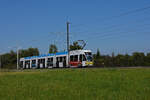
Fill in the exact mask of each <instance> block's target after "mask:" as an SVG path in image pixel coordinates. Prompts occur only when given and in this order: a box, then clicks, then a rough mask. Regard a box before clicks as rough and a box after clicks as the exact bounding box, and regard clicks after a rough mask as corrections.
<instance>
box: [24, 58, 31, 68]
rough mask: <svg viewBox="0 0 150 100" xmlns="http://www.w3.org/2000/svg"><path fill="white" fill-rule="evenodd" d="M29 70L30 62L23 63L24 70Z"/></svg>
mask: <svg viewBox="0 0 150 100" xmlns="http://www.w3.org/2000/svg"><path fill="white" fill-rule="evenodd" d="M29 68H30V60H27V61H25V69H29Z"/></svg>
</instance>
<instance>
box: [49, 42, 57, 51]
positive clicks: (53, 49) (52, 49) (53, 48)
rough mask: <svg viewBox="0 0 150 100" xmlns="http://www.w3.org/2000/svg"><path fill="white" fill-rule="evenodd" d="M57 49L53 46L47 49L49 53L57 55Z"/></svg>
mask: <svg viewBox="0 0 150 100" xmlns="http://www.w3.org/2000/svg"><path fill="white" fill-rule="evenodd" d="M57 52H58V49H57V46H56V45H55V44H51V45H50V47H49V53H57Z"/></svg>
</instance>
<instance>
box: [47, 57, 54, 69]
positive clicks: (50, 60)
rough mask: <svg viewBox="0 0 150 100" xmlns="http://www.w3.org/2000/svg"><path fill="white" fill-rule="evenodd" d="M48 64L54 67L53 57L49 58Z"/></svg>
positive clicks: (49, 66)
mask: <svg viewBox="0 0 150 100" xmlns="http://www.w3.org/2000/svg"><path fill="white" fill-rule="evenodd" d="M47 66H48V68H52V67H53V58H48V59H47Z"/></svg>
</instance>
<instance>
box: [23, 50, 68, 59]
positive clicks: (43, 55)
mask: <svg viewBox="0 0 150 100" xmlns="http://www.w3.org/2000/svg"><path fill="white" fill-rule="evenodd" d="M65 54H68V52H58V53H49V54H42V55H39V56H31V57H24V59H33V58H40V57H47V56H54V55H56V56H57V55H65Z"/></svg>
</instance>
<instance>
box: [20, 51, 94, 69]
mask: <svg viewBox="0 0 150 100" xmlns="http://www.w3.org/2000/svg"><path fill="white" fill-rule="evenodd" d="M69 56H70V57H69V61H68V52H58V53H55V54H47V55H40V56H32V57H24V58H20V67H21V68H23V69H34V68H35V69H38V68H65V67H86V66H93V60H92V52H91V50H73V51H70V52H69Z"/></svg>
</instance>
